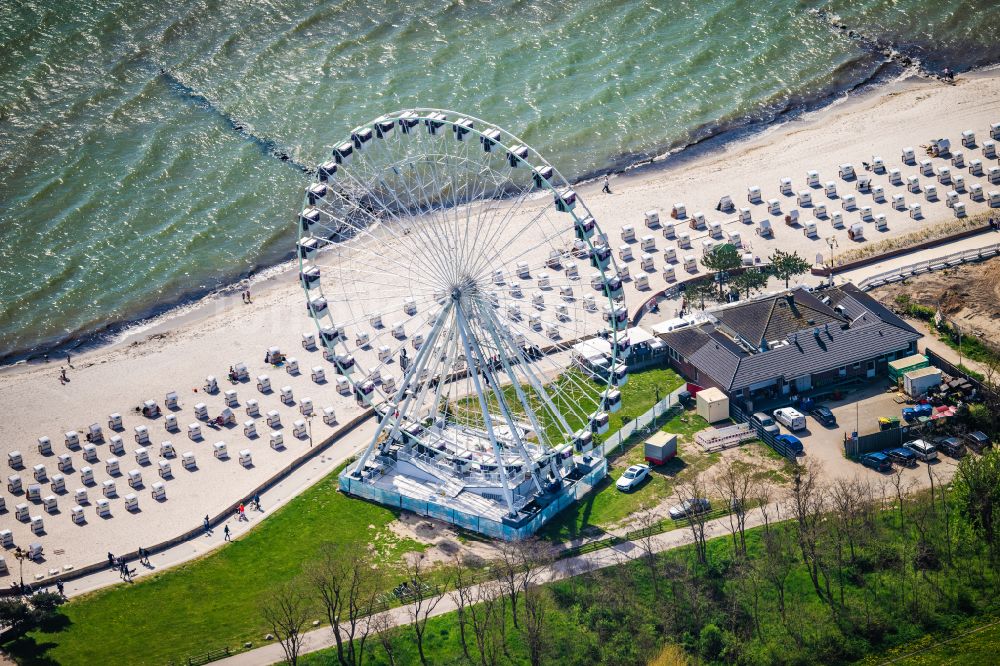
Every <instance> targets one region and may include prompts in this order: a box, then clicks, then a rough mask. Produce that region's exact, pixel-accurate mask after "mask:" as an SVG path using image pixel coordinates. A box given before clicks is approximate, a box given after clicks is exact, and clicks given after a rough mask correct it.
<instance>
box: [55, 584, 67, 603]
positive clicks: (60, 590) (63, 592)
mask: <svg viewBox="0 0 1000 666" xmlns="http://www.w3.org/2000/svg"><path fill="white" fill-rule="evenodd" d="M56 589H57V590H59V596H60V597H62V598H63V599H65V598H66V592H65V591H64V590H63V582H62V581H61V580H57V581H56Z"/></svg>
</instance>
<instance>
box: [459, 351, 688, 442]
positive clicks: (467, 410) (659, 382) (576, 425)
mask: <svg viewBox="0 0 1000 666" xmlns="http://www.w3.org/2000/svg"><path fill="white" fill-rule="evenodd" d="M683 383H684V380H683V379H682V378H681V377H680V375H678V374H677V373H676V372H674V371H673V370H670V369H668V368H651V369H649V370H641V371H639V372H634V373H629V376H628V381H627V382H626V383H625V385H624V386H622V387H621V389H620V390H621V393H622V408H621V409H620V410H618V411H617V412H615V413H614V414H610V415H609V416H610V419H609V426H610V427H609V429H608V432H606V433H605V434H603V435H598V436H596V437H594V441H595V442H603V441H604V440H605V439H607V438H608V437H610V436H611V435H613V434H614V433H616V432H617V431H618V430H620V429H621V427H622V424H623V423H625V422H627V421H630V420H633V419H635V418H636V417H638V416H641V415H642V414H644V413H646V412H647V411H649V409H650V408H652V406H653V405H654V404H656V396H657V391H659V396H660V399H663V398H665V397H666V396H667V394H668V393H670V392H671V391H673V390H674V389H676V388H677V387H678V386H680V385H681V384H683ZM603 387H604V385H602V384H599V383H597V382H595V381H594V380H592V379H590V378H589V377H587V376H586V375H584V374H583V373H582V372H580V371H579V370H576V369H570V370H567V371H566V372H564V373H563V374H561V375H560V376H559V377H558V378H557V379H556V380H555V381H553V382H552V383H551V384H549V385H547V386H546V389H547V391H548V392H549V394H550V397H551V398H552V401H553V402H554V403H555V404H556V405H557V406H558V407H559V410H560V412H561V413H562V414H563V415H564V417H565V419H566V422H567V424H568V425H569V427H570V428H572V429H573V430H574V431H576V430H579V429H580V428H583V427H584V426H585V425H586V424H587V416H588V415H589V414H591V413H593V412H594V411H596V409H597V403H595V402H593V399H594V398H596V397H598V396H599V395H600V393H601V391H602V390H603ZM502 393H503V394H504V400H505V401H506V403H507V405H508V407H509V408H510V410H511V413H512V414H513V416H514V417H515V418H523V412H524V410H523V409H522V408H521V406H520V404H519V402H518V400H517V395H516V392H515V391H514V387H513V386H510V385H508V386H505V387H504V388H503V390H502ZM526 394H527V395H526V397H527V399H528V404H529V405H530V406H531V408H532V410H533V411H535V413H536V414H537V415H538V416H539V418H540V419H541V420H542V423H541V425H542V427H543V428H545V431H546V433H547V434H548V436H549V437H550V439H551V441H557V442H558V441H562V440H563V439H564V438H563V432H562V430H563V428H562V427H561V426H560V425H559V424H558V423H556V422H554V420H553V419H548V418H546V415H545V410H544V408H543V406H542V404H541V400H540V399H539V398H538V397H537V395H536V394H535V393H534V392H531V391H526ZM488 405H489V408H490V411H491V412H494V413H496V412H499V408H498V407H497V400H496V397H495V396H494V395H493V394H492V393H491V394H490V395H489V400H488ZM452 410H453V413H454V414H455V415H456V416H457V417H459V419H460V420H461V421H462V422H464V423H471V424H475V423H477V422H478V421H481V418H482V417H481V410H480V408H479V401H478V399H477V398H474V397H471V398H469V397H467V398H460V399H459V400H457V401H455V403H454V404H453V406H452Z"/></svg>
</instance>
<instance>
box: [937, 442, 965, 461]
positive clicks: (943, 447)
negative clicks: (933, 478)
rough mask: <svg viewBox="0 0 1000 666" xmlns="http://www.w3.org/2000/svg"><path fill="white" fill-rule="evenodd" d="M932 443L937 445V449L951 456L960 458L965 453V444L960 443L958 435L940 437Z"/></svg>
mask: <svg viewBox="0 0 1000 666" xmlns="http://www.w3.org/2000/svg"><path fill="white" fill-rule="evenodd" d="M934 444H935V446H937V448H938V451H940V452H941V453H943V454H945V455H946V456H951V457H952V458H961V457H962V455H963V454H964V453H965V444H962V440H960V439H959V438H958V437H942V438H940V439H938V440H936V441H935V442H934Z"/></svg>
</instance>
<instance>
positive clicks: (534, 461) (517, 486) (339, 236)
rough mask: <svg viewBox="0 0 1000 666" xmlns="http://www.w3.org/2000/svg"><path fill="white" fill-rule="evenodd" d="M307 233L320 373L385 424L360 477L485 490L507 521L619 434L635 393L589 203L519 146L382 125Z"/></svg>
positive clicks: (358, 146)
mask: <svg viewBox="0 0 1000 666" xmlns="http://www.w3.org/2000/svg"><path fill="white" fill-rule="evenodd" d="M299 232H300V233H299V240H298V248H297V254H298V257H299V262H300V280H301V283H302V286H303V289H304V291H305V294H306V298H307V309H308V311H309V314H310V316H311V317H312V319H313V320H314V321H315V324H316V327H317V331H318V339H319V340H320V341H321V344H322V348H323V353H324V356H325V357H326V359H327V360H328V361H329V362H331V363H332V364H333V365H334V369H335V371H336V373H337V377H336V381H337V383H338V389H339V390H341V391H342V392H343V393H344V394H351V395H353V397H354V398H355V399H356V400H357V401H358V403H359V404H361V405H364V406H372V407H374V409H375V412H376V415H377V419H378V426H377V430H376V433H375V436H374V437H373V438H372V440H371V441H370V443H369V444H368V446H367V448H366V449H365V450H364V452H363V453H362V455H361V456H360V458H359V459H358V461H357V462H356V463H355V464H354V465H353V466H352V467H350V468H349V469H348V470H347V472H345V473H348V474H350V475H351V476H352V478H354V479H356V480H361V481H370V482H371V483H376V482H377V481H378V479H380V478H382V477H384V476H385V474H386V473H387V472H388V471H393V470H394V471H395V472H398V473H403V474H405V473H410V474H411V475H412V476H414V477H419V478H420V479H421V482H422V483H425V484H426V483H430V484H431V485H435V487H437V486H440V488H441V489H442V490H441V492H442V493H444V492H445V491H444V489H448V492H452V493H455V492H461V488H462V487H465V488H470V489H471V488H474V489H475V493H476V494H478V495H479V496H480V497H481V498H483V499H485V500H487V501H493V502H495V503H496V504H497V505H498V506H499V507H501V508H502V509H503V510H504V512H505V514H506V515H508V516H510V515H514V514H516V513H517V512H518V511H519V510H520V509H521V508H523V507H524V506H525V505H526V504H527V503H529V502H530V501H531V500H532V498H534V497H536V496H538V494H539V493H546V492H552V491H554V490H555V489H558V488H559V487H561V485H562V483H563V480H564V478H565V477H566V476H567V475H568V474H570V473H571V470H572V467H573V457H574V456H579V455H581V454H587V453H588V452H590V451H591V449H592V448H593V445H594V437H595V436H599V435H601V434H603V433H604V432H605V431H606V430H607V428H608V421H609V413H611V412H613V411H616V410H617V409H618V408H619V407H620V404H621V394H620V391H619V390H618V389H619V387H620V386H621V385H622V384H624V383H625V381H626V379H627V368H626V366H625V364H624V362H623V356H624V353H625V348H626V346H627V340H628V338H627V334H626V331H625V329H626V327H627V324H628V321H627V311H626V309H625V305H624V300H623V299H624V295H623V288H622V281H621V279H620V277H619V275H618V272H617V268H616V266H615V263H614V258H613V256H612V252H611V248H610V245H609V244H608V242H607V238H606V237H605V236H603V234H602V233H601V230H600V228H599V227H598V225H597V222H596V221H595V220H594V218H593V216H592V215H591V214H590V212H589V211H588V210H587V207H586V205H585V204H584V202H583V201H582V200H581V198H580V197H579V196H578V195H577V194H576V193H575V192H574V191H573V190H572V188H571V187H570V186H569V184H568V183H567V182H566V180H565V179H564V178H562V176H561V175H560V174H559V173H558V172H557V171H556V170H555V169H554V168H553V167H552V166H551V165H549V164H548V163H547V162H546V161H545V160H544V159H542V157H541V156H540V155H538V153H537V152H535V151H534V150H533V149H532V148H530V147H529V146H527V144H525V143H524V142H523V141H520V140H518V139H517V138H516V137H514V136H513V135H511V134H510V133H508V132H506V131H504V130H502V129H500V128H499V127H496V126H494V125H491V124H490V123H487V122H484V121H482V120H479V119H477V118H472V117H470V116H463V115H459V114H456V113H453V112H450V111H441V110H437V109H409V110H405V111H400V112H396V113H392V114H389V115H385V116H382V117H380V118H378V119H376V120H374V121H372V122H370V123H367V124H365V125H362V126H360V127H358V128H356V129H355V130H354V131H352V132H351V133H350V135H349V136H348V137H347V138H345V140H344V141H343V142H342V143H340V144H338V145H337V146H336V147H335V148H334V149H333V159H332V160H330V161H329V162H326V163H324V164H322V165H321V166H320V167H319V169H318V174H317V179H316V181H315V182H314V183H312V184H311V185H310V186H309V187H308V188H307V190H306V196H305V204H304V208H303V210H302V212H301V213H300V215H299ZM581 343H586V344H587V345H589V346H590V347H594V348H598V349H600V350H602V356H601V358H599V359H598V360H597V361H596V362H595V361H594V357H593V356H592V355H591V356H590V357H589V359H590V360H589V361H586V362H585V361H584V360H583V357H582V356H581V355H580V354H579V353H575V352H574V346H577V347H578V346H579V345H580V344H581Z"/></svg>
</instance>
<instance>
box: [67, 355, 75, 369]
mask: <svg viewBox="0 0 1000 666" xmlns="http://www.w3.org/2000/svg"><path fill="white" fill-rule="evenodd" d="M66 365H68V366H69V367H71V368H72V367H73V357H72V356H71V355H70V354H69V352H66Z"/></svg>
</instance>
